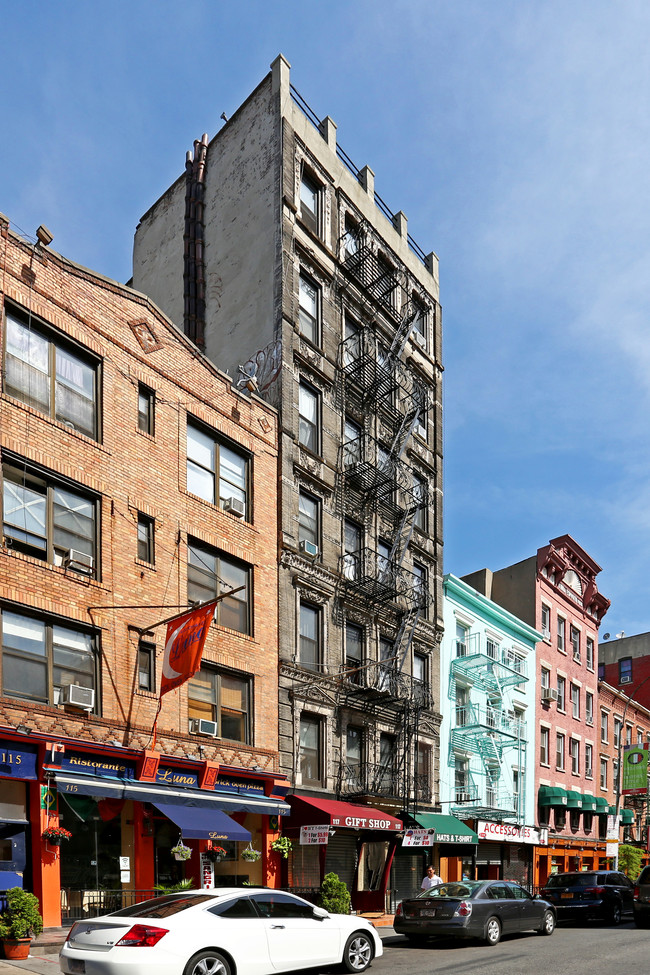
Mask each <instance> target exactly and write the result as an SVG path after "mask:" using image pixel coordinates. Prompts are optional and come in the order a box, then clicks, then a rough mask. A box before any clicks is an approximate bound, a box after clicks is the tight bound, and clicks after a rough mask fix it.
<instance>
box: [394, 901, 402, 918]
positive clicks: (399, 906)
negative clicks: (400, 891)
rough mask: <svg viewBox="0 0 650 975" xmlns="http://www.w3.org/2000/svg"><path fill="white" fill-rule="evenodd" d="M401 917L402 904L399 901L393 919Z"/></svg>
mask: <svg viewBox="0 0 650 975" xmlns="http://www.w3.org/2000/svg"><path fill="white" fill-rule="evenodd" d="M401 916H402V902H401V901H400V902H399V904H398V905H397V910H396V911H395V917H401Z"/></svg>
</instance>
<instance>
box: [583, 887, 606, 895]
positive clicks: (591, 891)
mask: <svg viewBox="0 0 650 975" xmlns="http://www.w3.org/2000/svg"><path fill="white" fill-rule="evenodd" d="M604 893H605V888H604V887H585V894H604Z"/></svg>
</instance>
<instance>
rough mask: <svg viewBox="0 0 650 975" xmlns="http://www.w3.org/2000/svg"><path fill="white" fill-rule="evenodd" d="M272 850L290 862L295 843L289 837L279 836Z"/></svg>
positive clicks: (272, 844)
mask: <svg viewBox="0 0 650 975" xmlns="http://www.w3.org/2000/svg"><path fill="white" fill-rule="evenodd" d="M271 849H272V850H275V852H276V853H280V854H281V855H282V856H283V857H284V859H285V860H288V859H289V854H290V853H291V850H292V849H293V843H292V842H291V840H290V839H289V837H288V836H279V837H278V839H277V840H273V842H272V843H271Z"/></svg>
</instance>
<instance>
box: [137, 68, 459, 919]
mask: <svg viewBox="0 0 650 975" xmlns="http://www.w3.org/2000/svg"><path fill="white" fill-rule="evenodd" d="M188 157H189V158H188V161H187V165H186V172H185V173H184V174H183V175H181V176H180V177H179V179H178V180H177V181H176V182H175V183H174V184H173V185H172V186H171V187H169V189H168V190H167V191H166V192H165V193H164V194H163V196H162V197H161V198H160V199H159V200H158V201H157V202H156V203H155V204H154V205H153V206H152V207H151V208H150V209H149V210H148V211H147V213H145V214H144V216H143V217H142V219H141V222H140V225H139V227H138V229H137V231H136V237H135V249H134V283H135V286H136V287H138V288H139V289H140V290H142V291H145V292H146V293H147V294H150V295H151V296H152V297H153V298H154V300H155V301H156V302H157V303H158V304H159V305H160V307H161V308H163V309H164V310H165V311H166V312H167V314H169V315H170V316H171V317H172V318H173V319H174V321H177V322H179V323H180V322H181V321H183V327H184V330H185V332H186V334H188V335H189V336H190V337H192V338H193V339H194V340H195V341H196V342H197V344H198V345H199V346H200V347H201V348H204V349H205V351H206V354H207V355H208V357H209V358H211V359H212V360H213V361H214V362H216V363H218V364H219V365H220V367H221V368H224V369H228V370H230V373H231V374H232V375H233V377H235V376H239V377H240V380H241V382H242V383H243V384H247V385H249V386H250V387H251V388H256V389H258V390H259V391H260V393H261V394H262V395H263V396H264V397H265V398H266V399H268V401H269V402H272V403H273V404H274V405H276V406H277V407H278V410H279V413H280V421H281V431H280V444H279V446H280V480H279V504H280V538H281V547H280V579H279V592H280V604H279V605H280V658H281V665H280V712H279V731H280V739H279V742H280V755H281V767H282V769H283V771H284V772H285V773H286V774H287V775H288V776H289V777H290V778H291V780H292V782H293V783H294V785H295V796H294V797H292V800H291V801H292V803H293V805H294V811H293V813H292V816H291V817H290V819H289V820H288V821H287V823H286V824H285V826H283V829H284V828H286V829H288V830H289V831H290V835H291V836H292V837H293V838H296V837H297V835H298V827H299V826H301V825H314V824H318V825H322V824H323V823H325V822H327V823H329V824H330V825H331V826H332V827H334V826H336V830H335V832H334V833H333V834H332V835H331V837H330V840H329V842H328V845H327V855H326V856H324V857H320V859H319V851H318V848H317V847H315V846H313V847H310V846H306V845H301V846H300V847H299V848H297V849H296V850H295V851H294V854H293V855H292V857H291V858H290V859H289V861H288V867H289V874H288V877H287V878H286V879H287V881H288V883H289V884H290V885H292V886H296V887H306V886H313V887H317V886H318V885H319V883H320V878H321V875H322V872H323V870H324V869H328V870H329V869H331V870H334V871H336V872H337V873H339V875H340V876H341V877H343V878H344V879H345V881H346V882H347V883H348V884H349V886H350V888H351V890H352V892H353V906H354V907H356V908H359V909H364V908H367V909H370V910H375V909H382V908H383V906H384V892H385V890H386V886H387V883H388V882H389V871H390V864H391V860H392V858H393V852H394V851H395V848H396V843H395V834H396V830H397V829H398V827H395V825H394V822H395V817H396V816H398V815H399V814H401V813H402V812H407V813H408V812H413V811H414V810H415V809H416V808H418V807H419V808H425V809H426V808H428V809H432V808H433V807H434V805H435V803H436V802H437V798H438V791H437V777H438V741H439V736H438V728H439V724H440V713H439V673H438V670H439V661H438V648H439V643H440V633H441V626H442V390H441V379H442V364H441V357H442V349H441V315H440V307H439V304H438V262H437V258H436V256H435V254H433V253H428V254H427V253H425V252H424V251H423V250H422V249H421V248H420V247H419V246H418V245H417V244H416V243H415V241H413V239H412V237H411V236H410V234H409V233H408V229H407V219H406V217H405V215H404V213H402V212H401V211H400V212H398V213H393V212H392V211H391V210H390V209H389V208H388V206H387V205H386V203H385V202H384V200H383V199H382V198H381V197H380V196H379V195H378V193H377V192H376V191H375V178H374V173H373V171H372V170H371V169H370V167H368V166H364V167H362V168H357V167H356V166H355V165H354V163H353V162H352V161H351V160H350V158H349V157H348V156H347V155H346V153H345V152H344V150H343V149H342V147H341V144H340V143H339V141H338V138H337V127H336V125H335V123H334V122H333V121H332V119H331V118H329V117H325V118H322V117H321V116H319V115H316V113H315V112H314V111H313V110H312V109H311V108H310V107H309V105H308V104H307V103H306V102H305V100H304V99H303V98H302V97H301V95H300V94H299V92H298V91H297V90H296V88H295V87H294V86H293V85H292V84H291V82H290V69H289V64H288V63H287V61H286V60H285V59H284V58H283V57H282V56H279V57H278V58H276V60H275V61H274V62H273V65H272V66H271V72H270V73H269V74H268V75H267V76H266V77H265V78H264V79H263V80H262V81H261V82H260V84H259V85H258V86H257V88H256V89H255V90H254V91H253V92H252V93H251V94H250V95H249V96H248V98H247V99H246V100H245V101H244V102H243V104H242V105H241V106H239V108H237V110H236V111H235V112H233V113H232V114H231V116H230V118H229V119H228V121H227V122H226V124H225V125H224V126H223V128H222V129H221V131H220V132H218V134H217V135H216V136H215V137H214V138H213V139H211V140H208V137H207V135H206V136H204V137H203V138H202V139H201V140H200V141H197V142H196V143H195V146H194V152H193V153H189V154H188ZM240 367H241V368H240ZM341 801H344V802H343V803H342V804H341ZM332 803H335V804H336V803H339V804H338V805H332ZM351 805H356V806H357V807H362V808H360V809H359V808H357V810H353V809H351V808H350V806H351ZM367 807H371V809H370V811H368V808H367ZM373 810H378V811H373ZM384 813H386V815H384ZM369 822H373V823H377V822H381V823H386V824H390V825H386V826H382V827H370V826H368V823H369ZM363 823H366V826H365V827H364V826H363V825H360V824H363ZM342 824H343V825H342ZM386 839H391V840H392V841H393V842H391V843H390V844H388V845H386V844H385V841H386ZM386 850H389V851H390V852H389V853H388V856H386ZM398 859H399V858H396V860H395V863H396V867H395V870H397V867H398V866H399V864H398V862H397V861H398ZM420 869H422V870H423V869H424V863H422V864H421V868H420ZM395 870H394V873H395ZM390 885H391V886H392V887H399V886H400V879H399V877H397V878H395V877H394V876H393V877H392V878H391V880H390Z"/></svg>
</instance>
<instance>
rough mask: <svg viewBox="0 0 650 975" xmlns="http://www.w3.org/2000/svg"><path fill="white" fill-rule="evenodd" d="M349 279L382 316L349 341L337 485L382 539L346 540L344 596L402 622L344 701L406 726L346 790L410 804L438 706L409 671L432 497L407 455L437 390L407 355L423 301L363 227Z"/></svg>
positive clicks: (347, 685)
mask: <svg viewBox="0 0 650 975" xmlns="http://www.w3.org/2000/svg"><path fill="white" fill-rule="evenodd" d="M341 243H342V251H343V258H344V259H343V265H342V270H341V272H340V274H339V286H340V287H342V288H345V287H349V286H350V285H352V286H353V288H354V294H355V297H356V298H357V300H360V301H361V303H362V305H363V306H364V308H365V311H366V315H367V318H368V319H370V320H371V321H372V324H366V325H364V326H363V327H360V328H358V329H355V330H354V332H353V334H349V335H347V337H346V338H345V339H344V340H343V341H342V342H341V345H340V349H339V362H338V391H339V395H340V405H341V412H342V413H343V415H344V416H346V417H348V416H349V417H352V418H353V421H351V422H349V423H347V424H346V432H345V435H344V439H343V443H342V444H341V446H340V448H339V461H338V476H337V487H338V495H339V500H340V509H341V512H342V514H343V516H344V517H346V516H348V515H349V516H350V517H354V518H355V519H356V520H359V519H360V520H361V522H362V525H363V537H367V535H371V537H377V538H378V539H379V538H380V539H381V541H378V542H377V545H376V547H372V546H367V545H365V544H364V543H363V542H362V541H361V542H360V543H359V544H358V545H357V546H356V547H355V545H353V544H352V545H347V544H346V546H345V551H344V554H343V555H342V556H341V558H340V563H339V574H340V579H341V585H340V596H341V599H342V600H343V601H345V602H346V603H349V604H357V605H362V606H363V607H364V609H365V610H366V611H367V612H370V613H372V615H374V616H376V615H382V614H383V615H384V617H385V618H390V619H391V620H393V621H394V627H393V628H394V631H395V639H394V642H393V645H392V649H391V654H390V659H387V660H381V661H377V662H372V663H369V664H368V665H367V666H365V667H362V668H360V669H359V670H358V671H355V672H353V673H345V672H344V673H343V675H342V678H343V679H342V680H341V683H340V693H339V699H338V703H339V708H340V709H341V708H355V709H358V710H362V711H365V712H366V713H367V714H370V715H374V716H377V715H379V714H380V713H384V714H386V713H390V714H392V723H393V725H394V727H395V728H396V729H398V734H397V736H396V740H395V749H394V752H393V754H392V755H391V756H390V757H388V756H387V757H386V760H385V761H383V760H382V762H381V763H380V764H379V765H377V766H372V765H367V764H363V765H349V764H348V765H346V764H344V763H342V764H341V768H340V774H339V788H338V791H339V795H340V796H343V797H345V798H352V797H362V796H391V797H394V798H399V799H400V800H401V802H402V806H403V808H405V809H408V807H409V805H412V803H413V802H414V801H415V802H417V801H418V800H419V801H422V800H423V799H425V795H424V793H425V791H426V787H425V786H424V785H423V786H422V788H421V789H419V786H418V782H417V777H416V775H415V774H414V770H411V762H412V758H411V757H412V756H413V754H414V747H415V743H416V741H417V729H418V725H419V719H420V715H421V712H422V711H423V710H425V709H427V708H430V707H431V704H432V700H431V694H430V691H429V688H428V685H425V684H424V682H422V681H419V680H417V679H416V678H414V677H412V676H411V675H410V674H408V673H405V672H404V667H405V663H406V662H407V660H408V659H409V651H410V648H411V645H412V643H413V638H414V635H415V631H416V627H417V624H418V620H419V619H420V618H421V616H422V615H423V613H424V612H425V611H426V608H427V606H428V605H429V604H430V602H431V597H430V594H429V592H428V589H427V586H426V584H425V583H424V580H423V578H422V577H421V576H420V575H418V574H417V573H415V572H411V571H409V570H408V569H407V568H406V566H405V561H406V555H407V552H408V549H409V544H410V542H411V539H412V535H413V529H414V525H415V523H416V518H417V517H418V513H419V512H424V511H425V510H426V508H427V507H428V504H429V491H428V488H427V485H426V482H425V481H423V480H417V481H416V479H415V478H414V475H413V471H412V470H411V468H410V466H409V465H408V464H407V463H406V461H405V459H404V455H405V451H406V447H407V445H408V443H409V440H410V439H411V437H412V435H413V433H414V430H415V429H416V426H417V425H418V423H422V422H423V419H424V417H425V415H426V412H427V409H428V408H429V406H430V403H429V390H428V388H427V387H426V386H425V385H424V384H423V383H421V382H420V381H418V378H417V376H416V375H415V373H414V372H413V371H412V370H411V369H409V368H408V367H407V366H406V365H405V364H404V362H403V361H402V353H403V351H404V348H405V346H406V343H407V341H408V339H409V336H410V335H411V332H412V329H413V325H414V321H415V317H416V314H417V308H416V306H415V305H414V304H412V303H411V302H409V303H407V304H406V305H405V306H403V307H402V308H401V310H400V311H399V312H398V311H397V306H396V294H397V292H398V291H399V281H398V279H397V276H396V274H395V272H394V270H393V269H392V268H391V266H390V265H389V264H388V263H387V261H385V260H383V259H382V258H381V256H379V255H378V254H377V253H376V252H375V251H374V250H373V248H372V246H371V242H370V239H369V235H368V234H367V233H366V232H365V231H364V230H363V228H362V229H359V228H356V229H355V230H354V231H352V230H348V232H347V233H346V234H345V235H344V238H343V240H342V242H341ZM378 313H379V314H381V315H382V317H384V318H388V320H389V321H391V324H392V327H393V329H394V331H393V336H392V341H390V340H387V339H386V338H385V333H384V334H382V332H381V331H380V329H379V328H378V327H377V326H376V318H377V317H378Z"/></svg>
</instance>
